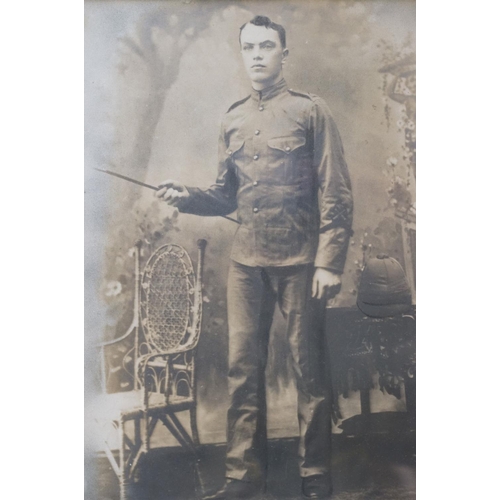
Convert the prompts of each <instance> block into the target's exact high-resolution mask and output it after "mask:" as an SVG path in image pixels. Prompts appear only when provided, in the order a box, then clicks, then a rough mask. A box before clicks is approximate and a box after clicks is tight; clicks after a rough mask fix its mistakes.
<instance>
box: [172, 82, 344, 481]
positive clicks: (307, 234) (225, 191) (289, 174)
mask: <svg viewBox="0 0 500 500" xmlns="http://www.w3.org/2000/svg"><path fill="white" fill-rule="evenodd" d="M187 189H188V192H189V197H187V198H185V199H182V201H181V203H180V205H179V210H180V211H181V212H185V213H193V214H198V215H227V214H229V213H232V212H233V211H235V210H236V209H237V211H238V220H239V222H240V223H241V224H240V226H239V227H238V229H237V232H236V235H235V239H234V243H233V248H232V253H231V260H232V261H231V265H230V269H229V279H228V324H229V390H230V396H231V406H230V408H229V411H228V449H227V460H226V476H227V477H228V478H233V479H239V480H247V481H258V480H259V479H261V478H262V477H263V475H264V474H265V453H264V450H265V440H266V403H265V381H264V371H265V366H266V360H267V346H268V335H269V329H270V326H271V323H272V317H273V311H274V307H275V304H276V303H278V305H279V307H280V309H281V312H282V313H283V315H284V317H285V320H286V323H287V338H288V340H289V345H290V350H291V354H292V363H293V368H294V372H295V376H296V380H297V391H298V417H299V428H300V443H299V456H300V473H301V475H302V476H303V477H306V476H311V475H316V474H321V473H324V472H326V471H327V470H328V469H329V457H330V439H329V437H330V432H331V428H330V404H329V400H328V391H327V390H326V388H325V384H324V376H323V373H322V370H321V366H322V363H321V352H322V347H321V342H322V339H321V333H320V332H321V328H319V325H314V321H316V322H321V314H320V308H319V304H318V302H319V301H317V300H312V299H311V283H312V276H313V274H314V269H315V268H316V267H323V268H326V269H329V270H331V271H332V272H335V273H339V274H340V273H342V271H343V267H344V262H345V256H346V252H347V247H348V241H349V236H350V232H351V224H352V196H351V183H350V179H349V173H348V170H347V165H346V163H345V160H344V152H343V148H342V143H341V139H340V136H339V133H338V130H337V127H336V125H335V123H334V121H333V119H332V116H331V113H330V110H329V109H328V107H327V105H326V104H325V102H324V101H323V100H322V99H320V98H319V97H316V96H314V95H310V94H304V93H300V92H295V91H293V90H291V89H288V88H287V85H286V82H285V80H281V81H280V82H279V83H277V84H275V85H273V86H272V87H269V88H267V89H264V90H262V91H255V90H252V93H251V95H249V96H248V97H247V98H245V99H243V100H241V101H238V102H236V103H235V104H233V105H232V106H231V107H230V108H229V110H228V112H227V113H226V115H225V117H224V119H223V122H222V127H221V134H220V140H219V169H218V176H217V180H216V182H215V184H213V185H212V186H211V187H209V188H208V189H198V188H191V187H188V188H187Z"/></svg>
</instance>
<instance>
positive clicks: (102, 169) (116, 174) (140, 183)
mask: <svg viewBox="0 0 500 500" xmlns="http://www.w3.org/2000/svg"><path fill="white" fill-rule="evenodd" d="M94 170H97V171H98V172H104V173H105V174H109V175H113V176H114V177H118V178H120V179H123V180H125V181H128V182H133V183H134V184H137V185H138V186H142V187H146V188H148V189H153V190H154V191H158V190H159V189H160V188H159V187H157V186H153V185H152V184H146V183H145V182H141V181H138V180H136V179H132V178H131V177H127V176H126V175H123V174H118V173H116V172H112V171H111V170H106V169H104V168H97V167H95V168H94ZM219 217H223V218H224V219H227V220H230V221H231V222H236V224H240V222H238V221H237V220H236V219H233V218H232V217H227V216H226V215H219Z"/></svg>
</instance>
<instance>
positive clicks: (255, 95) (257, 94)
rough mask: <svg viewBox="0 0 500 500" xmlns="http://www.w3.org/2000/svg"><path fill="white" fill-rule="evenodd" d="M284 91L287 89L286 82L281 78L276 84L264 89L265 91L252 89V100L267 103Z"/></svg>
mask: <svg viewBox="0 0 500 500" xmlns="http://www.w3.org/2000/svg"><path fill="white" fill-rule="evenodd" d="M286 89H287V85H286V81H285V79H284V78H282V79H281V80H280V81H279V82H278V83H275V84H274V85H271V86H270V87H266V88H265V89H262V90H255V89H252V99H253V100H254V101H257V102H260V101H268V100H269V99H272V98H273V97H275V96H277V95H278V94H281V93H282V92H284V91H285V90H286Z"/></svg>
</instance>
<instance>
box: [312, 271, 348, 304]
mask: <svg viewBox="0 0 500 500" xmlns="http://www.w3.org/2000/svg"><path fill="white" fill-rule="evenodd" d="M341 286H342V278H341V277H340V274H336V273H334V272H332V271H330V270H328V269H325V268H323V267H317V268H316V271H315V273H314V277H313V281H312V296H313V298H315V299H322V298H333V297H335V295H337V294H338V293H339V292H340V287H341Z"/></svg>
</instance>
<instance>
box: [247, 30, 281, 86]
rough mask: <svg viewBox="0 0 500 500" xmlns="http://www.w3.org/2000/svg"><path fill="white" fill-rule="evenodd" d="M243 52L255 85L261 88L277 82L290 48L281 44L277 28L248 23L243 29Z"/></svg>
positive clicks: (248, 71)
mask: <svg viewBox="0 0 500 500" xmlns="http://www.w3.org/2000/svg"><path fill="white" fill-rule="evenodd" d="M241 54H242V56H243V63H244V64H245V69H246V71H247V73H248V76H249V77H250V80H252V84H253V87H254V88H255V89H256V90H261V89H263V88H265V87H269V86H270V85H273V84H274V83H277V82H278V81H279V80H280V79H281V77H282V73H281V66H282V64H283V61H284V60H285V58H286V56H287V55H288V50H287V49H285V48H283V47H282V46H281V42H280V38H279V34H278V32H277V31H276V30H273V29H269V28H266V27H265V26H255V25H254V24H247V25H246V26H245V27H244V28H243V30H242V31H241Z"/></svg>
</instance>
